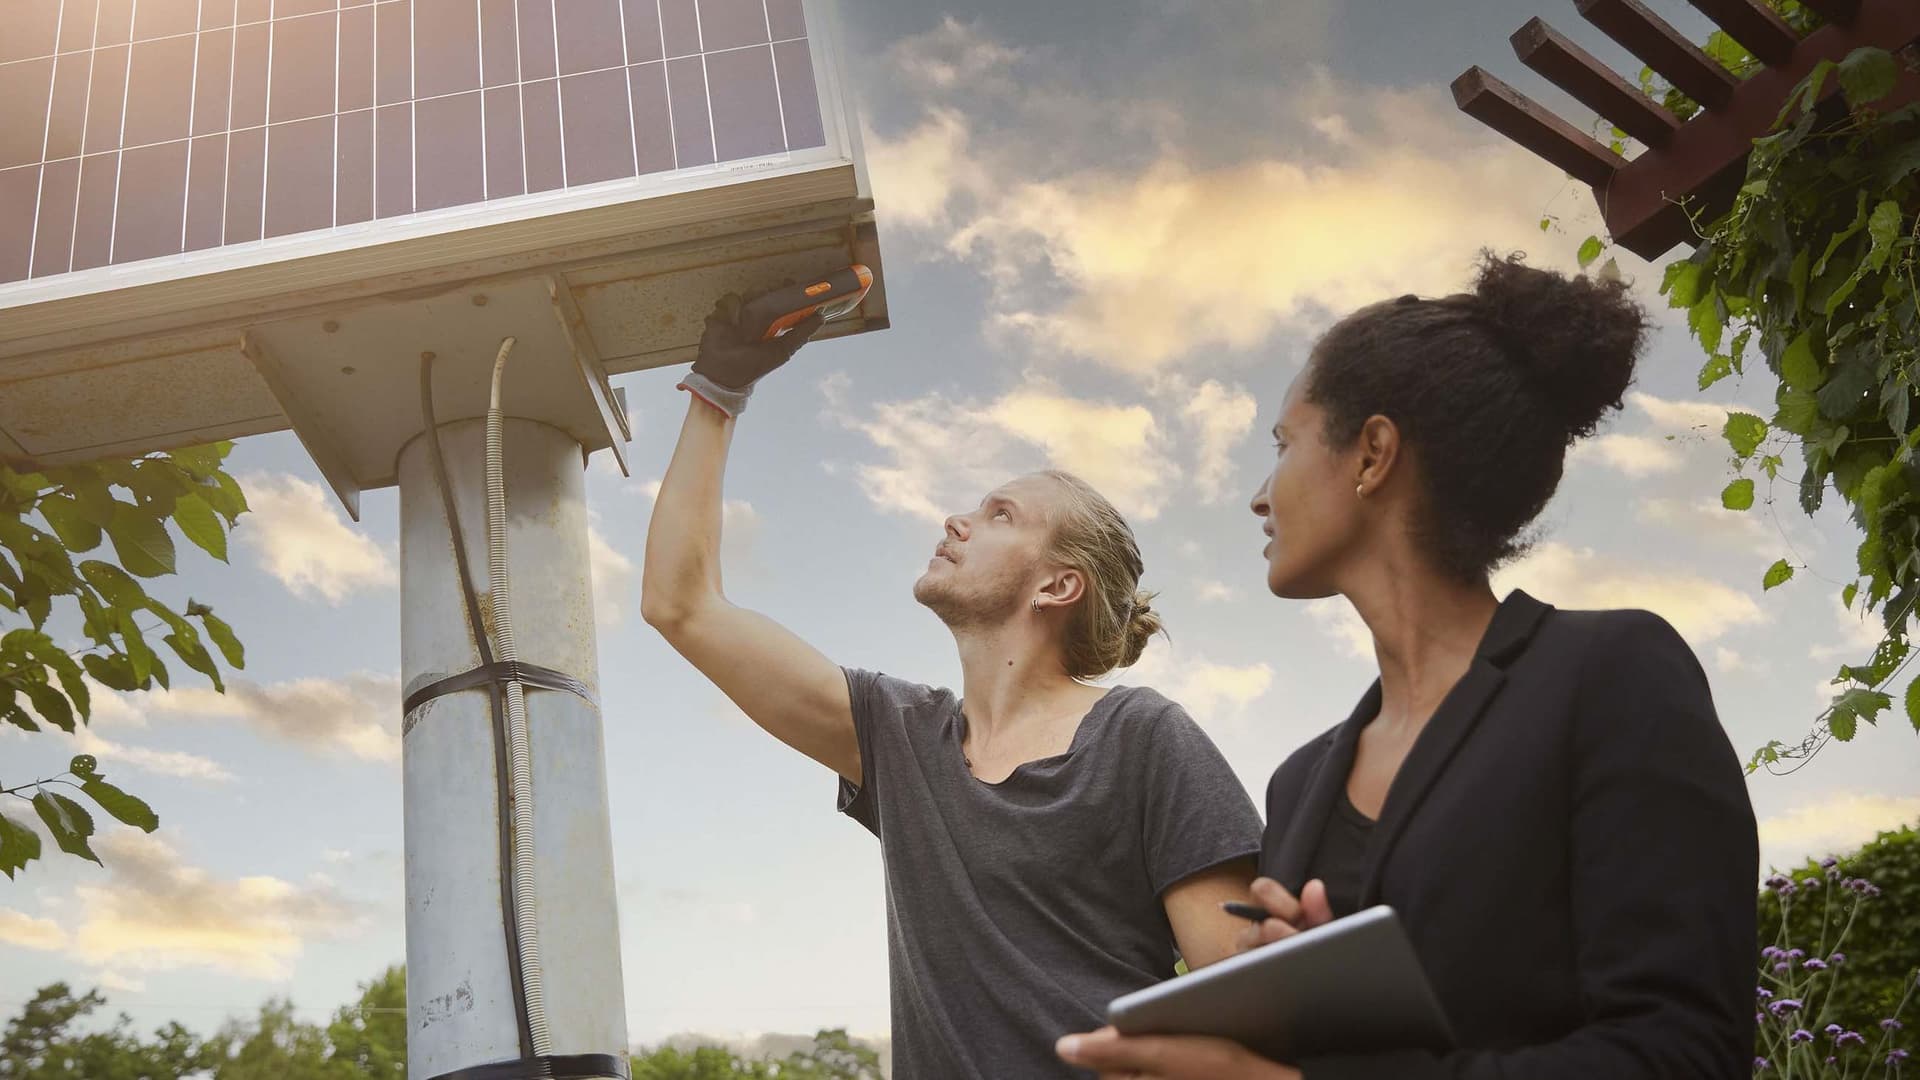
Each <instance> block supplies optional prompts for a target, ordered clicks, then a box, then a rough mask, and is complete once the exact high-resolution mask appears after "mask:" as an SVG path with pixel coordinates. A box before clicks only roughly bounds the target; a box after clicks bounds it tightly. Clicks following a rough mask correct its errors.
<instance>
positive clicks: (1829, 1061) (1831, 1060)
mask: <svg viewBox="0 0 1920 1080" xmlns="http://www.w3.org/2000/svg"><path fill="white" fill-rule="evenodd" d="M1839 1063H1840V1059H1839V1058H1837V1057H1834V1056H1833V1055H1832V1054H1828V1055H1827V1064H1829V1065H1838V1064H1839Z"/></svg>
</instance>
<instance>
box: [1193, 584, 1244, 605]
mask: <svg viewBox="0 0 1920 1080" xmlns="http://www.w3.org/2000/svg"><path fill="white" fill-rule="evenodd" d="M1193 595H1194V598H1195V599H1197V600H1199V601H1200V602H1201V603H1205V604H1225V603H1229V602H1231V601H1234V600H1238V599H1240V590H1239V589H1236V588H1234V587H1233V586H1231V585H1229V584H1227V583H1226V582H1224V581H1216V580H1213V579H1211V578H1209V579H1207V580H1205V581H1197V582H1195V583H1194V586H1193Z"/></svg>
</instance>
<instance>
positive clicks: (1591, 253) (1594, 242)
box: [1578, 236, 1606, 270]
mask: <svg viewBox="0 0 1920 1080" xmlns="http://www.w3.org/2000/svg"><path fill="white" fill-rule="evenodd" d="M1604 250H1606V245H1604V244H1602V243H1601V242H1600V238H1599V237H1597V236H1589V237H1587V238H1586V239H1585V240H1582V241H1580V253H1579V256H1578V258H1579V259H1580V269H1582V270H1585V269H1586V268H1587V267H1589V266H1591V265H1593V260H1595V259H1597V258H1599V257H1600V253H1601V252H1602V251H1604Z"/></svg>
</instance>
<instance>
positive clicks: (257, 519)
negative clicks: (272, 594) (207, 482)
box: [234, 473, 400, 604]
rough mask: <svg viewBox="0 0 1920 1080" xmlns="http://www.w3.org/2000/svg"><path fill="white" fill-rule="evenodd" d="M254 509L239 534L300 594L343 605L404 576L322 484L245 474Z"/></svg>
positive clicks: (243, 520)
mask: <svg viewBox="0 0 1920 1080" xmlns="http://www.w3.org/2000/svg"><path fill="white" fill-rule="evenodd" d="M240 483H241V487H242V488H243V489H244V490H245V491H246V493H247V505H248V506H249V507H251V508H252V512H251V513H249V514H247V515H246V516H245V517H243V518H241V519H240V527H239V528H237V529H235V530H234V535H235V536H237V537H239V538H240V542H241V543H242V544H243V545H245V546H247V547H248V548H250V549H252V550H253V551H254V552H255V553H256V555H257V556H258V558H259V559H260V562H261V565H262V566H263V567H265V569H266V571H267V572H268V573H270V574H272V575H273V576H274V577H276V578H278V579H279V580H280V583H281V584H283V585H285V586H286V587H287V588H288V589H289V590H291V591H292V592H293V594H294V595H295V596H300V597H312V596H318V597H321V598H323V599H325V600H326V601H327V602H328V603H330V604H338V603H340V602H341V601H342V600H344V599H346V597H347V595H348V594H349V593H352V592H355V591H357V590H360V589H373V588H389V587H391V586H393V585H395V584H397V583H398V582H399V580H400V575H399V572H398V570H397V569H396V568H395V567H394V562H393V558H392V557H391V556H390V555H389V554H388V553H387V552H386V551H385V550H384V549H382V548H381V547H380V545H378V544H376V543H374V542H373V541H372V540H371V539H369V538H368V537H367V536H365V535H364V534H362V533H358V532H355V531H354V530H353V529H352V528H351V527H350V526H349V525H348V524H347V522H346V519H345V518H343V517H342V516H341V514H340V511H339V509H338V508H337V507H335V506H334V504H333V498H332V496H330V495H328V494H327V493H326V492H325V491H323V490H321V488H320V485H318V484H315V483H312V482H311V481H307V480H302V479H300V478H299V477H297V476H289V475H287V474H285V473H278V474H275V473H251V474H248V475H246V476H243V477H241V478H240Z"/></svg>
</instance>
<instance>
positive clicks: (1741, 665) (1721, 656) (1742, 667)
mask: <svg viewBox="0 0 1920 1080" xmlns="http://www.w3.org/2000/svg"><path fill="white" fill-rule="evenodd" d="M1713 666H1714V669H1715V670H1717V671H1719V672H1720V673H1721V674H1722V675H1732V674H1735V673H1737V672H1741V671H1747V670H1749V669H1750V668H1751V667H1752V666H1753V665H1751V664H1749V663H1747V659H1746V657H1743V656H1741V655H1740V654H1739V653H1737V652H1735V651H1733V650H1732V649H1729V648H1727V647H1726V646H1724V645H1722V646H1720V647H1719V648H1716V649H1714V650H1713Z"/></svg>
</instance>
